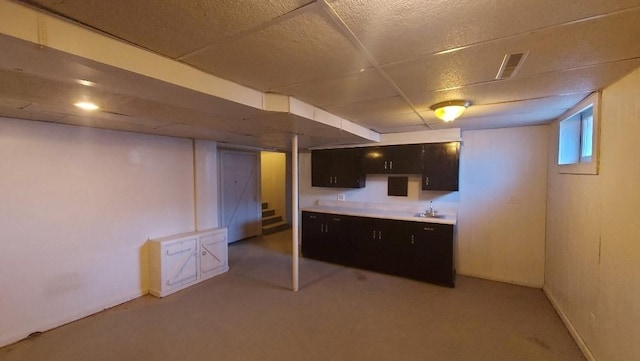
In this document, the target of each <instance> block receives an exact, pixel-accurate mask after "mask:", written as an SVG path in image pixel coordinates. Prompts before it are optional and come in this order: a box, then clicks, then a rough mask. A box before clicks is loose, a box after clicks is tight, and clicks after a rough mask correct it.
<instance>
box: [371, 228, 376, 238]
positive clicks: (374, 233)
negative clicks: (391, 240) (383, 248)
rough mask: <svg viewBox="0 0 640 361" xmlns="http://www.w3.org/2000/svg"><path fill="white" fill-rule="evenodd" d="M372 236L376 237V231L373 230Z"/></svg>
mask: <svg viewBox="0 0 640 361" xmlns="http://www.w3.org/2000/svg"><path fill="white" fill-rule="evenodd" d="M371 238H373V239H376V231H375V230H374V231H373V235H372V236H371Z"/></svg>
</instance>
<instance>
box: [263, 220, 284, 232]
mask: <svg viewBox="0 0 640 361" xmlns="http://www.w3.org/2000/svg"><path fill="white" fill-rule="evenodd" d="M289 228H291V225H290V224H289V223H287V222H278V223H274V224H270V225H268V226H265V227H262V234H273V233H276V232H280V231H284V230H285V229H289Z"/></svg>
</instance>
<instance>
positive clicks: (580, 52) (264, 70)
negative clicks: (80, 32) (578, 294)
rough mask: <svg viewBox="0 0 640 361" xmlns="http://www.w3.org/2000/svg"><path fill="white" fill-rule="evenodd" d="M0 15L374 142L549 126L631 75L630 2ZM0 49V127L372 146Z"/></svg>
mask: <svg viewBox="0 0 640 361" xmlns="http://www.w3.org/2000/svg"><path fill="white" fill-rule="evenodd" d="M0 1H1V2H4V3H10V4H12V5H17V4H25V5H27V6H29V11H34V12H37V13H41V14H47V15H46V16H55V17H57V18H59V19H63V20H64V21H66V22H69V23H72V24H75V25H80V26H81V27H83V28H84V29H85V30H86V31H91V32H97V33H99V34H102V35H106V36H109V37H110V38H112V39H117V40H118V41H119V42H122V43H124V44H127V45H134V46H135V47H137V48H140V49H143V50H145V51H147V52H150V53H152V54H155V55H157V56H162V57H163V58H166V59H167V60H171V61H172V62H173V63H175V64H179V65H180V66H185V65H186V66H189V67H191V68H192V69H194V70H198V71H201V72H203V73H205V74H210V75H212V76H215V77H217V78H221V79H224V80H227V81H230V82H232V83H234V84H237V85H238V86H241V87H245V88H246V89H251V90H252V91H256V93H257V94H261V95H263V96H264V95H265V94H268V95H270V94H281V95H286V96H290V97H291V98H289V99H293V101H300V102H302V103H304V104H308V105H309V106H311V107H313V109H316V110H315V111H314V114H316V115H317V114H320V115H324V116H326V117H328V118H327V119H329V118H331V119H344V120H345V121H346V122H345V123H347V122H351V123H353V124H355V125H356V126H357V125H359V126H361V127H363V129H367V130H368V129H370V130H372V131H373V132H372V134H374V135H375V134H377V133H379V134H386V133H398V132H412V131H423V130H428V129H432V130H436V129H444V128H451V127H455V128H462V129H463V130H466V129H486V128H498V127H510V126H523V125H535V124H545V123H548V122H550V121H552V120H553V119H555V118H556V117H558V116H559V115H561V114H562V113H563V112H565V111H566V110H567V109H569V108H570V107H572V106H573V105H575V104H576V103H578V102H579V101H580V100H582V99H584V98H585V97H586V96H588V95H589V94H590V93H591V92H594V91H597V90H600V89H602V88H604V87H606V86H607V85H609V84H611V83H613V82H615V81H616V80H618V79H619V78H621V77H623V76H624V75H626V74H628V73H629V72H631V71H632V70H634V69H636V68H638V67H640V42H638V41H637V35H638V34H640V1H639V0H619V1H601V0H585V1H580V2H575V1H561V2H558V1H551V0H537V1H529V0H526V1H525V0H522V1H508V2H505V1H495V0H492V1H490V0H467V1H424V0H405V1H389V0H368V1H360V0H334V1H304V0H270V1H219V0H218V1H212V0H208V1H205V0H193V1H182V0H156V1H129V0H111V1H100V0H84V1H60V0H33V1H23V2H9V1H8V0H0ZM5 16H8V15H7V14H5ZM5 20H6V18H5ZM11 20H13V21H21V20H20V19H19V18H18V19H11ZM1 30H2V26H1V25H0V31H1ZM38 34H39V36H40V35H41V34H40V33H38ZM78 42H82V39H80V38H78ZM34 43H40V45H41V46H40V47H38V46H36V45H34ZM76 45H77V44H76ZM0 46H1V47H2V49H3V51H2V52H1V53H0V116H8V117H17V118H25V119H37V120H45V121H52V122H60V123H69V124H79V125H87V126H97V127H102V128H109V129H121V130H129V131H138V132H144V133H152V134H164V135H174V136H184V137H190V138H204V139H213V140H217V141H221V142H228V143H231V144H239V145H248V146H255V147H264V148H280V149H282V148H286V147H287V146H288V145H289V144H290V138H291V134H293V133H295V134H299V135H300V136H301V139H302V145H303V146H322V145H335V144H352V143H362V142H364V141H370V140H375V137H367V136H362V134H363V133H362V131H360V132H359V133H358V134H354V133H353V132H350V131H348V130H345V127H340V126H336V124H331V122H322V121H321V122H318V121H317V120H318V119H317V118H318V117H317V116H305V115H304V114H301V113H300V112H298V113H295V112H293V113H292V112H290V111H286V109H284V111H274V110H273V109H267V108H265V107H264V106H262V107H261V106H257V105H256V104H242V102H236V101H235V100H233V99H229V98H225V97H221V96H219V95H212V94H207V93H206V92H203V91H199V90H198V89H188V88H185V87H184V86H181V85H180V84H172V83H171V82H170V81H166V80H165V79H157V78H154V77H150V76H149V75H148V74H140V73H137V72H132V71H130V70H127V69H123V68H122V67H121V66H118V65H117V64H109V63H108V62H107V63H105V62H101V61H96V60H95V59H84V58H82V56H78V55H77V54H68V53H65V51H64V50H63V49H43V46H42V39H38V40H34V41H33V42H29V41H26V40H25V39H16V38H15V37H14V36H12V34H3V35H1V36H0ZM80 46H82V44H80ZM45 48H46V47H45ZM523 52H526V53H527V57H526V59H525V61H524V63H523V65H522V67H521V68H520V69H519V70H518V71H517V72H516V73H515V75H514V76H513V77H511V78H509V79H501V80H496V75H497V73H498V70H499V68H500V65H501V63H502V60H503V58H504V56H505V55H506V54H513V53H523ZM22 64H24V66H23V65H22ZM73 79H76V80H78V79H88V80H90V81H91V82H92V84H93V86H92V87H91V89H90V93H91V95H92V96H93V97H95V98H97V99H100V100H101V101H103V102H104V104H101V106H102V109H103V111H102V112H99V113H97V114H95V115H87V114H86V113H82V112H80V111H76V110H71V109H70V108H69V106H68V105H69V104H71V102H72V100H73V98H74V97H77V94H80V93H83V94H86V93H87V89H86V88H87V87H86V86H84V85H82V84H78V83H77V82H74V81H73ZM452 99H466V100H469V101H471V103H472V106H471V107H470V108H469V109H468V110H467V112H466V113H465V114H464V115H463V116H462V117H461V118H460V119H458V120H456V121H455V122H453V123H447V124H444V123H441V122H440V121H438V120H437V119H436V118H435V116H434V114H433V112H432V111H431V110H430V109H429V107H430V106H431V105H432V104H435V103H438V102H442V101H446V100H452Z"/></svg>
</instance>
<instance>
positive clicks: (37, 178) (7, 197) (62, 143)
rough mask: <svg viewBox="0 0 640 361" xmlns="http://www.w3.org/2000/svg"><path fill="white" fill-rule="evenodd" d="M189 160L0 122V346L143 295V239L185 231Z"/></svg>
mask: <svg viewBox="0 0 640 361" xmlns="http://www.w3.org/2000/svg"><path fill="white" fill-rule="evenodd" d="M203 147H204V146H203ZM204 148H207V149H206V150H203V152H204V153H207V152H208V153H211V152H215V143H213V145H212V144H209V145H208V147H204ZM193 154H194V153H193V146H192V141H191V140H188V139H179V138H171V137H160V136H149V135H141V134H134V133H126V132H117V131H107V130H98V129H91V128H84V127H74V126H67V125H54V124H49V123H42V122H31V121H23V120H14V119H5V118H0V174H1V175H2V176H0V195H1V197H0V198H1V200H2V201H1V202H0V242H1V245H2V252H0V284H1V285H2V297H0V320H2V321H1V327H0V345H4V344H7V343H10V342H13V341H17V340H19V339H21V338H24V337H26V336H27V335H28V334H29V333H31V332H34V331H44V330H47V329H50V328H52V327H55V326H58V325H61V324H64V323H66V322H69V321H72V320H75V319H78V318H81V317H84V316H86V315H89V314H91V313H94V312H97V311H101V310H102V309H104V308H107V307H110V306H113V305H116V304H118V303H121V302H124V301H127V300H130V299H132V298H135V297H138V296H140V295H142V294H145V293H146V292H147V290H148V287H149V285H148V271H147V261H146V260H147V258H146V251H145V247H144V245H145V242H146V240H147V239H148V238H155V237H161V236H167V235H171V234H175V233H180V232H185V231H192V230H194V224H195V217H194V209H195V201H194V169H193V167H194V157H193ZM214 155H215V154H214ZM203 158H207V157H206V156H204V154H203ZM213 158H214V159H215V156H214V157H213ZM214 171H215V169H210V170H208V172H209V173H211V172H214ZM202 174H203V175H204V174H206V172H203V173H202ZM204 198H205V199H207V200H209V201H211V200H212V199H217V195H213V196H212V195H211V194H209V196H207V197H204ZM205 202H206V201H202V202H201V203H202V205H201V206H200V208H201V209H202V213H203V214H207V212H208V213H209V214H212V213H215V212H214V211H212V208H217V204H215V205H211V204H209V205H206V204H205ZM201 223H203V224H205V223H206V222H205V221H201ZM207 225H208V226H209V225H211V226H213V225H215V222H210V223H208V224H207Z"/></svg>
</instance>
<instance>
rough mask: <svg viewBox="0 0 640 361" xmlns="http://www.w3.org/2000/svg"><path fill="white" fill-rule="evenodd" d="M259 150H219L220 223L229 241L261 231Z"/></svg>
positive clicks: (258, 233)
mask: <svg viewBox="0 0 640 361" xmlns="http://www.w3.org/2000/svg"><path fill="white" fill-rule="evenodd" d="M258 179H259V168H258V153H256V152H243V151H236V150H221V151H220V208H221V212H220V217H221V222H220V224H221V225H222V227H225V228H227V238H228V241H229V243H232V242H235V241H238V240H241V239H245V238H249V237H253V236H257V235H260V234H261V220H260V218H261V206H260V200H259V199H260V197H259V188H258Z"/></svg>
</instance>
